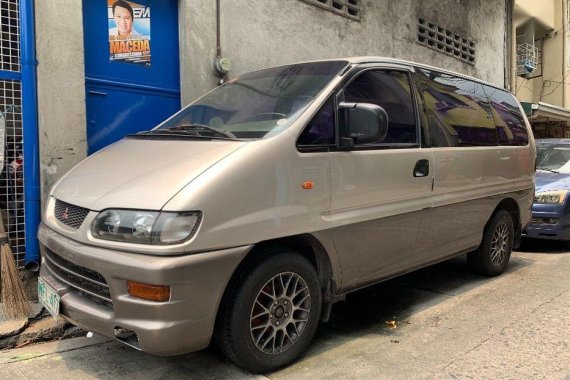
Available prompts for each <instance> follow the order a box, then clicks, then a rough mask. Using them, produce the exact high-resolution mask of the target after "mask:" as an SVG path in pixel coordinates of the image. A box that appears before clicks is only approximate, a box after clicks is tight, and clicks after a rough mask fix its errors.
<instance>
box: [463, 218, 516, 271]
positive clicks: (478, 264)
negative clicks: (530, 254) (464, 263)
mask: <svg viewBox="0 0 570 380" xmlns="http://www.w3.org/2000/svg"><path fill="white" fill-rule="evenodd" d="M513 241H514V223H513V218H512V217H511V214H510V213H508V212H507V211H505V210H499V211H497V212H496V213H495V214H494V215H493V217H492V218H491V220H490V221H489V223H488V224H487V226H486V227H485V231H484V232H483V240H482V241H481V245H479V248H477V250H476V251H474V252H470V253H468V254H467V260H468V262H469V265H470V266H471V267H472V268H473V269H474V270H475V271H477V272H478V273H480V274H482V275H485V276H489V277H492V276H497V275H499V274H501V273H503V272H504V271H505V268H506V267H507V264H508V263H509V259H510V257H511V252H512V249H513Z"/></svg>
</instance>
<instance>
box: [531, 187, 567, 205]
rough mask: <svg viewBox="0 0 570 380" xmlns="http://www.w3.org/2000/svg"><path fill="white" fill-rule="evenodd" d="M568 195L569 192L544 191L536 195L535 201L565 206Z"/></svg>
mask: <svg viewBox="0 0 570 380" xmlns="http://www.w3.org/2000/svg"><path fill="white" fill-rule="evenodd" d="M566 194H568V190H556V191H543V192H541V193H536V194H535V195H534V201H535V202H536V203H558V204H563V203H564V200H565V199H566Z"/></svg>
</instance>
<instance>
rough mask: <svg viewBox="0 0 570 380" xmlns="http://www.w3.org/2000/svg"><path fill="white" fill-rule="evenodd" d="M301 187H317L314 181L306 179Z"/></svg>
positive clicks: (307, 188)
mask: <svg viewBox="0 0 570 380" xmlns="http://www.w3.org/2000/svg"><path fill="white" fill-rule="evenodd" d="M301 187H302V188H303V189H305V190H311V189H312V188H313V187H315V184H314V183H313V181H305V182H303V184H302V185H301Z"/></svg>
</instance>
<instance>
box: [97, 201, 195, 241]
mask: <svg viewBox="0 0 570 380" xmlns="http://www.w3.org/2000/svg"><path fill="white" fill-rule="evenodd" d="M201 219H202V213H201V212H199V211H191V212H179V213H177V212H158V211H138V210H112V209H111V210H104V211H102V212H101V213H99V215H98V216H97V218H95V220H94V221H93V224H92V225H91V233H92V234H93V236H94V237H95V238H97V239H103V240H112V241H120V242H124V243H137V244H153V245H168V244H177V243H182V242H183V241H185V240H188V239H190V238H191V237H192V236H193V235H194V233H195V232H196V230H197V229H198V226H199V224H200V220H201Z"/></svg>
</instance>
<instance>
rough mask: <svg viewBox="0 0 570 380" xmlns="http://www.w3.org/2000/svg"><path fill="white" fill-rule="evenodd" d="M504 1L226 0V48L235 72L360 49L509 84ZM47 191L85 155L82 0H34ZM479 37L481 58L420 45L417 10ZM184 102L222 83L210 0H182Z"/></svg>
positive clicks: (362, 52)
mask: <svg viewBox="0 0 570 380" xmlns="http://www.w3.org/2000/svg"><path fill="white" fill-rule="evenodd" d="M505 1H507V0H400V1H392V0H363V11H362V20H361V21H360V22H355V21H352V20H349V19H347V18H344V17H341V16H338V15H336V14H333V13H331V12H328V11H325V10H322V9H320V8H318V7H315V6H314V5H311V4H307V3H305V2H303V1H300V0H262V1H251V0H232V1H230V0H222V1H221V6H222V9H221V31H222V33H221V43H222V53H223V55H224V56H226V57H228V58H230V59H231V61H232V63H233V70H232V71H231V73H230V75H229V77H230V78H231V77H235V76H238V75H240V74H242V73H245V72H248V71H252V70H255V69H259V68H263V67H268V66H274V65H279V64H285V63H291V62H297V61H303V60H313V59H321V58H333V57H346V56H357V55H380V56H387V57H395V58H401V59H407V60H413V61H417V62H422V63H427V64H431V65H434V66H440V67H444V68H447V69H450V70H454V71H458V72H461V73H465V74H468V75H472V76H475V77H478V78H482V79H484V80H487V81H490V82H492V83H495V84H497V85H501V86H502V85H504V82H505V79H504V65H505V41H504V37H505ZM509 1H510V0H509ZM35 4H36V34H37V37H36V40H37V57H38V61H39V65H38V68H37V73H38V107H39V134H40V144H41V146H40V159H41V179H42V195H43V198H44V199H45V197H46V196H47V193H48V191H49V188H50V187H51V186H52V185H53V184H54V182H55V181H56V180H57V179H59V177H61V175H63V174H64V173H65V172H66V171H67V170H69V169H70V168H71V167H73V166H74V165H75V164H76V163H78V162H79V161H80V160H81V159H83V158H84V157H85V156H86V150H87V147H86V119H85V76H84V72H85V70H84V51H83V26H82V19H83V16H82V1H81V0H58V1H43V0H42V1H36V2H35ZM418 17H422V18H425V19H427V20H430V21H433V22H435V23H437V24H438V25H439V26H442V27H444V28H446V29H448V30H451V31H453V32H455V33H457V34H460V35H462V36H464V37H467V38H470V39H472V40H474V41H475V43H476V49H477V52H476V64H475V66H471V65H469V64H466V63H463V62H461V61H459V60H457V59H455V58H452V57H449V56H446V55H444V54H442V53H439V52H437V51H434V50H431V49H428V48H426V47H424V46H421V45H419V44H417V43H416V42H415V41H416V32H417V26H416V23H417V18H418ZM179 31H180V54H181V58H180V59H181V89H182V102H183V104H187V103H189V102H190V101H191V100H193V99H195V98H196V97H198V96H199V95H201V94H203V93H204V92H206V91H207V90H210V89H212V88H214V87H215V86H216V83H217V77H216V76H215V75H214V74H213V70H212V63H213V60H214V58H215V55H216V14H215V1H213V0H179Z"/></svg>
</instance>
